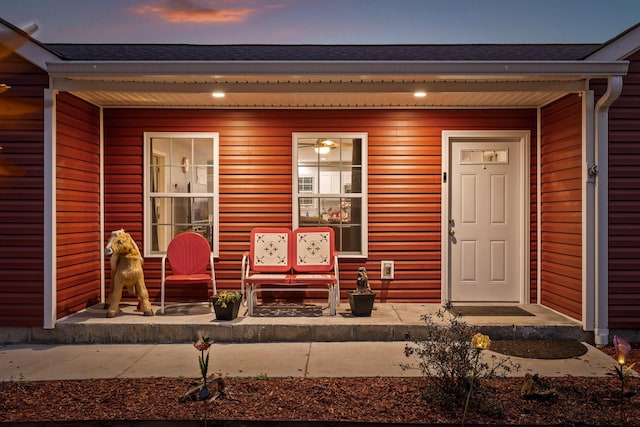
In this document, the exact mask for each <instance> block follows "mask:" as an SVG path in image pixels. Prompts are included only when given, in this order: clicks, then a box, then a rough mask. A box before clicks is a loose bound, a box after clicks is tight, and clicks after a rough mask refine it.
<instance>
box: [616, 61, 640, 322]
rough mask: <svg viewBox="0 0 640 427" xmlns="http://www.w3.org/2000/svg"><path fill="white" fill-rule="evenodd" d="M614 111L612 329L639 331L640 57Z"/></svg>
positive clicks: (632, 64)
mask: <svg viewBox="0 0 640 427" xmlns="http://www.w3.org/2000/svg"><path fill="white" fill-rule="evenodd" d="M628 59H629V60H630V64H629V72H628V75H627V76H625V77H624V80H623V89H622V91H623V93H622V95H621V96H620V98H619V99H618V100H617V101H616V102H615V103H614V104H613V106H612V107H611V109H610V110H609V327H612V328H638V327H640V262H638V260H640V245H639V244H638V242H640V52H638V53H636V54H634V55H632V56H631V57H630V58H628Z"/></svg>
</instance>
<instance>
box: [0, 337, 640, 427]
mask: <svg viewBox="0 0 640 427" xmlns="http://www.w3.org/2000/svg"><path fill="white" fill-rule="evenodd" d="M604 350H605V352H607V353H608V354H611V352H612V349H611V348H605V349H604ZM629 360H631V361H635V360H640V350H638V349H637V348H634V350H633V351H632V354H631V355H630V357H629ZM613 366H615V361H614V360H613V359H612V375H611V376H610V377H607V378H585V377H562V378H545V380H546V381H547V383H548V385H549V386H550V387H553V388H554V389H555V390H557V397H556V398H555V399H551V400H544V401H539V400H525V399H523V398H521V397H520V389H521V387H522V384H523V379H522V378H506V379H490V380H489V379H483V380H481V381H478V382H476V385H475V386H474V389H473V390H474V394H473V396H472V399H471V401H470V402H471V403H470V406H469V413H468V418H467V422H466V425H469V426H472V425H528V426H532V425H537V426H550V425H554V426H560V425H563V426H570V425H571V426H575V425H580V426H610V425H620V424H621V422H620V416H621V412H620V381H619V380H618V378H616V377H615V375H614V370H613ZM194 381H196V380H194V379H175V378H142V379H129V378H127V379H112V380H85V381H42V382H20V381H15V382H3V383H0V402H1V405H0V421H1V422H0V426H1V425H2V423H12V422H20V423H24V422H33V423H34V424H32V425H45V423H46V422H48V421H59V422H61V423H63V424H62V425H76V424H78V423H79V422H80V421H83V420H89V421H91V420H96V423H95V425H106V424H109V423H110V422H111V425H122V424H125V423H123V422H122V421H117V420H147V421H151V420H162V422H164V423H166V422H168V421H171V420H174V421H178V420H180V421H183V423H182V424H183V427H186V425H187V423H188V422H191V421H198V420H199V421H200V422H201V423H202V421H203V420H204V418H205V413H206V418H207V420H208V422H209V425H214V420H225V424H224V425H230V424H228V423H229V420H231V421H233V420H243V421H242V422H241V423H238V425H240V424H241V425H245V426H247V427H249V426H252V425H255V424H251V423H252V421H278V420H281V421H284V420H288V421H294V422H297V423H296V424H299V425H303V424H304V425H311V424H310V423H313V422H318V425H337V424H338V422H339V423H340V424H344V423H348V422H353V423H354V424H353V425H356V424H355V423H384V424H386V425H390V424H396V425H402V424H415V425H433V424H439V425H446V424H450V425H460V422H461V418H462V413H463V406H460V405H458V406H455V405H454V407H453V408H447V407H446V405H444V406H443V405H442V404H441V403H440V402H429V401H427V400H425V398H424V394H423V388H424V386H425V381H426V380H425V379H424V378H266V379H261V378H228V379H226V383H227V388H228V391H230V392H231V396H230V397H231V399H230V398H226V397H224V398H220V399H217V400H215V401H213V402H206V401H187V402H185V403H180V402H179V401H178V399H179V397H180V396H181V395H183V394H184V393H185V392H186V391H187V390H188V389H189V388H190V387H191V386H192V385H193V384H194ZM626 389H627V390H632V389H636V390H637V389H640V377H637V376H636V377H632V378H629V379H628V381H627V383H626ZM639 399H640V397H639V396H634V397H630V398H628V399H626V402H625V406H624V408H625V411H624V420H623V423H624V425H626V426H630V425H640V404H639V403H640V401H639ZM205 402H206V403H205ZM205 411H206V412H205ZM114 420H115V421H114ZM65 422H66V424H64V423H65ZM127 424H128V425H131V424H130V423H127ZM19 425H25V424H19ZM57 425H60V424H57ZM262 425H264V424H262ZM274 425H281V423H275V424H274ZM359 425H364V424H359Z"/></svg>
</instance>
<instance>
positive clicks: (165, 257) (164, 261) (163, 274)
mask: <svg viewBox="0 0 640 427" xmlns="http://www.w3.org/2000/svg"><path fill="white" fill-rule="evenodd" d="M166 265H167V256H166V255H163V256H162V263H161V267H162V268H161V275H160V277H161V279H162V283H164V279H165V277H166V268H165V266H166Z"/></svg>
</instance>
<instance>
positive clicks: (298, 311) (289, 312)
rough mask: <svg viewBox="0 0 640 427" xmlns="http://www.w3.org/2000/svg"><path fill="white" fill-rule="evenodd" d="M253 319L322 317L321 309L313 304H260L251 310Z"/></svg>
mask: <svg viewBox="0 0 640 427" xmlns="http://www.w3.org/2000/svg"><path fill="white" fill-rule="evenodd" d="M253 316H254V317H322V307H320V306H319V305H314V304H282V303H278V304H262V305H259V306H256V307H254V308H253Z"/></svg>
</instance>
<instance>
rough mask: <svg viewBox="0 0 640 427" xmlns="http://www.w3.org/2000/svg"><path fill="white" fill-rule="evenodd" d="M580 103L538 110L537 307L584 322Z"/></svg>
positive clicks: (572, 100) (571, 100)
mask: <svg viewBox="0 0 640 427" xmlns="http://www.w3.org/2000/svg"><path fill="white" fill-rule="evenodd" d="M581 110H582V102H581V99H580V98H579V97H578V96H577V95H569V96H566V97H564V98H562V99H561V100H559V101H557V102H554V103H553V104H551V105H549V106H547V107H545V108H544V109H543V111H542V127H541V130H542V133H541V147H540V154H541V162H540V164H541V166H540V172H541V174H540V175H541V178H540V180H541V181H540V185H541V199H542V200H541V215H542V221H541V224H542V230H541V245H542V248H541V249H542V260H541V277H540V280H541V302H542V304H543V305H545V306H547V307H550V308H553V309H555V310H557V311H559V312H561V313H564V314H566V315H568V316H570V317H573V318H575V319H581V318H582V214H581V211H582V180H581V174H582V148H581V147H582V113H581Z"/></svg>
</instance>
